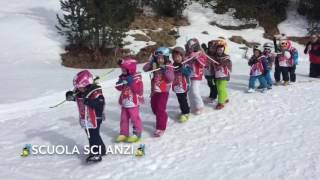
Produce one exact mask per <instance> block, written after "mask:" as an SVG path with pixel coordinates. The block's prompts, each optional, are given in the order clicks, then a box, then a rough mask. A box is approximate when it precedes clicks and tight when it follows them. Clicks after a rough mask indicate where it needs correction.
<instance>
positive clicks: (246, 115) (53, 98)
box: [0, 0, 320, 180]
mask: <svg viewBox="0 0 320 180" xmlns="http://www.w3.org/2000/svg"><path fill="white" fill-rule="evenodd" d="M0 6H1V7H2V10H1V11H0V29H1V32H0V39H1V40H2V41H1V42H0V51H1V53H0V59H1V66H0V71H1V72H2V74H3V76H2V77H5V78H2V83H3V85H2V86H1V88H0V117H1V118H0V123H1V126H0V128H1V131H0V152H1V153H0V157H1V160H2V161H0V177H2V179H7V180H11V179H12V180H13V179H25V180H29V179H30V180H35V179H39V180H46V179H48V180H49V179H95V180H102V179H115V180H118V179H126V180H131V179H132V180H134V179H139V180H144V179H146V180H150V179H159V180H160V179H185V180H189V179H190V180H194V179H208V180H213V179H215V180H216V179H219V180H257V179H259V180H318V179H320V154H319V149H320V141H319V139H320V131H319V128H320V121H319V120H320V113H319V109H320V101H319V100H320V93H319V89H320V80H319V79H309V78H308V71H309V63H308V57H307V56H306V55H304V54H303V48H304V47H303V46H302V45H299V44H296V43H294V46H295V47H297V48H298V51H299V54H300V55H301V56H300V63H299V66H298V68H297V79H298V82H297V83H295V84H292V85H290V86H288V87H282V86H279V87H274V88H273V90H271V91H268V92H266V93H255V94H247V93H245V91H246V90H247V86H248V79H249V76H248V74H249V67H248V66H247V62H246V60H245V59H243V58H242V56H243V53H244V51H243V50H241V49H240V47H243V46H242V45H239V44H236V43H233V42H231V41H229V40H228V44H229V53H230V55H231V59H232V61H233V72H232V78H231V81H230V83H229V96H230V103H229V104H228V105H227V106H226V108H225V109H223V110H222V111H216V110H214V109H213V107H214V104H207V105H206V107H205V112H204V113H203V114H201V115H199V116H195V115H192V116H191V119H190V121H189V122H187V123H185V124H181V123H179V122H177V121H176V119H177V116H178V115H179V111H178V103H177V99H176V97H175V95H174V94H173V93H171V94H170V99H169V103H168V113H169V117H170V119H169V125H168V129H167V131H166V133H165V135H164V136H163V137H161V138H160V139H155V138H153V137H152V133H153V130H154V125H155V117H154V115H153V114H152V112H151V108H150V102H149V100H148V99H149V94H150V88H149V87H150V79H149V74H147V73H144V74H143V81H144V86H145V92H144V93H145V95H144V96H145V98H146V103H145V104H144V105H142V107H141V116H142V120H143V124H144V133H143V140H142V142H141V143H144V144H145V145H146V155H145V156H144V157H140V158H137V157H134V156H120V155H107V156H105V157H104V158H103V161H102V162H100V163H98V164H94V165H87V164H86V163H85V160H84V159H85V157H84V156H83V155H78V156H77V155H74V156H70V155H62V156H58V155H52V156H48V155H45V156H30V157H26V158H22V157H20V153H21V151H22V148H23V147H24V145H25V144H43V145H68V146H74V145H79V146H81V145H86V144H87V143H88V142H87V138H86V135H85V132H84V131H83V130H82V129H81V128H80V126H79V124H78V113H77V110H76V105H75V104H74V103H71V102H69V103H66V104H64V105H62V106H60V107H58V108H54V109H49V106H52V105H54V104H56V103H58V102H60V101H61V100H63V99H64V94H65V92H66V91H67V90H70V89H72V79H73V76H74V75H75V74H76V73H77V72H78V71H79V69H71V68H65V67H62V66H61V65H60V56H59V54H60V53H62V52H63V46H64V43H65V41H64V39H63V38H62V37H60V36H59V35H58V34H57V33H56V30H55V27H54V25H55V23H56V19H55V14H56V13H60V10H59V1H57V0H46V1H43V0H24V1H18V0H11V1H9V0H2V1H0ZM289 13H290V12H289ZM185 15H186V16H187V17H188V18H189V21H190V23H191V25H190V26H186V27H181V28H179V32H180V35H181V37H180V38H179V39H178V40H177V43H178V44H177V45H179V46H182V45H184V43H185V42H186V40H187V39H189V38H192V37H197V38H199V40H200V41H201V42H205V43H206V42H207V41H209V40H212V39H215V38H218V37H220V36H223V37H225V38H226V39H227V38H229V37H231V36H233V35H238V36H242V37H244V39H246V40H248V41H258V42H260V43H264V42H268V40H267V39H264V38H263V29H262V28H260V27H259V28H256V29H247V30H241V31H226V30H223V29H220V28H218V27H216V26H211V25H209V22H211V21H212V20H213V18H214V17H216V15H215V14H214V13H213V12H212V10H211V9H205V8H203V7H202V6H200V5H198V4H193V5H191V6H190V7H188V9H187V10H186V11H185ZM225 18H230V15H226V17H225ZM221 19H222V20H223V18H221ZM289 20H290V17H289V18H288V20H287V21H285V22H283V23H284V24H282V25H281V24H280V25H279V26H282V27H284V26H285V28H284V29H285V31H288V32H289V31H290V32H301V31H300V30H301V29H302V28H301V27H300V26H299V24H300V25H301V24H303V23H298V24H292V25H291V23H287V22H288V21H289ZM300 22H303V21H300ZM280 30H281V31H284V30H282V28H280ZM203 31H208V32H209V35H205V34H202V32H203ZM129 39H130V37H129ZM135 45H137V44H135ZM141 46H143V44H141ZM135 48H139V47H138V46H136V47H135ZM141 48H142V47H141ZM250 53H251V52H250ZM250 53H249V54H250ZM139 69H141V66H139ZM107 71H109V70H92V72H94V74H96V75H101V74H103V73H105V72H107ZM118 75H120V70H119V69H116V70H115V71H113V72H112V73H111V74H110V75H108V77H107V78H106V80H104V81H103V82H102V83H101V84H102V87H103V92H104V94H105V97H106V115H107V120H106V121H104V123H103V124H102V127H101V135H102V138H103V140H104V142H105V144H106V145H113V144H114V139H115V137H116V136H117V135H118V133H119V123H120V120H119V119H120V110H119V109H120V107H119V105H118V101H117V100H118V96H119V92H118V91H116V90H115V88H114V85H115V82H116V81H117V76H118ZM202 87H203V88H202V91H201V92H202V95H203V97H204V98H205V97H206V96H207V94H208V93H209V89H208V88H207V85H206V82H205V81H203V82H202ZM138 145H139V144H135V145H134V146H135V147H138Z"/></svg>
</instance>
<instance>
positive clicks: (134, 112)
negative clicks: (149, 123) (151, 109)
mask: <svg viewBox="0 0 320 180" xmlns="http://www.w3.org/2000/svg"><path fill="white" fill-rule="evenodd" d="M130 120H131V122H132V124H133V134H134V135H136V136H138V137H141V134H142V129H143V127H142V121H141V118H140V113H139V107H138V106H137V107H132V108H125V107H122V109H121V121H120V134H121V135H124V136H129V134H130V133H129V125H130Z"/></svg>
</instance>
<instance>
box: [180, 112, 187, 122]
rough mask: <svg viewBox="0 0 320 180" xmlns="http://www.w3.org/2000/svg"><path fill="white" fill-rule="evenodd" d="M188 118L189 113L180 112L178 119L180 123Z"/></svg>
mask: <svg viewBox="0 0 320 180" xmlns="http://www.w3.org/2000/svg"><path fill="white" fill-rule="evenodd" d="M188 120H189V114H181V115H180V117H179V121H180V122H181V123H184V122H187V121H188Z"/></svg>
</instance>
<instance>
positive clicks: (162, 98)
mask: <svg viewBox="0 0 320 180" xmlns="http://www.w3.org/2000/svg"><path fill="white" fill-rule="evenodd" d="M169 58H170V50H169V48H166V47H160V48H158V49H157V50H156V51H155V53H154V55H153V57H152V59H151V61H150V62H148V63H147V64H146V65H144V67H143V70H144V71H145V72H148V71H152V74H153V78H152V79H151V108H152V111H153V113H154V114H155V115H156V130H155V132H154V136H155V137H160V136H162V135H163V134H164V132H165V130H166V128H167V121H168V114H167V112H166V108H167V102H168V98H169V90H170V89H171V85H172V81H173V79H174V71H173V66H172V64H171V62H170V59H169Z"/></svg>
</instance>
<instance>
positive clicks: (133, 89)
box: [116, 57, 143, 143]
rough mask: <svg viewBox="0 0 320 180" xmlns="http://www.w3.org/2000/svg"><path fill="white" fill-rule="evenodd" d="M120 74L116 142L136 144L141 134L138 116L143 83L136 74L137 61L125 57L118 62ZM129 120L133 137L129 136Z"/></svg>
mask: <svg viewBox="0 0 320 180" xmlns="http://www.w3.org/2000/svg"><path fill="white" fill-rule="evenodd" d="M119 66H120V67H121V70H122V74H121V75H120V76H119V81H118V82H117V84H116V89H117V90H119V91H121V95H120V98H119V104H120V105H121V107H122V108H121V121H120V135H119V136H118V137H117V139H116V141H117V142H130V143H134V142H138V141H139V140H140V138H141V134H142V121H141V118H140V114H139V105H140V103H141V101H143V97H142V96H143V82H142V78H141V74H140V73H138V72H137V61H136V60H135V59H133V58H130V57H125V58H123V59H121V60H120V61H119ZM130 120H131V122H132V124H133V135H132V136H129V125H130Z"/></svg>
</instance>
